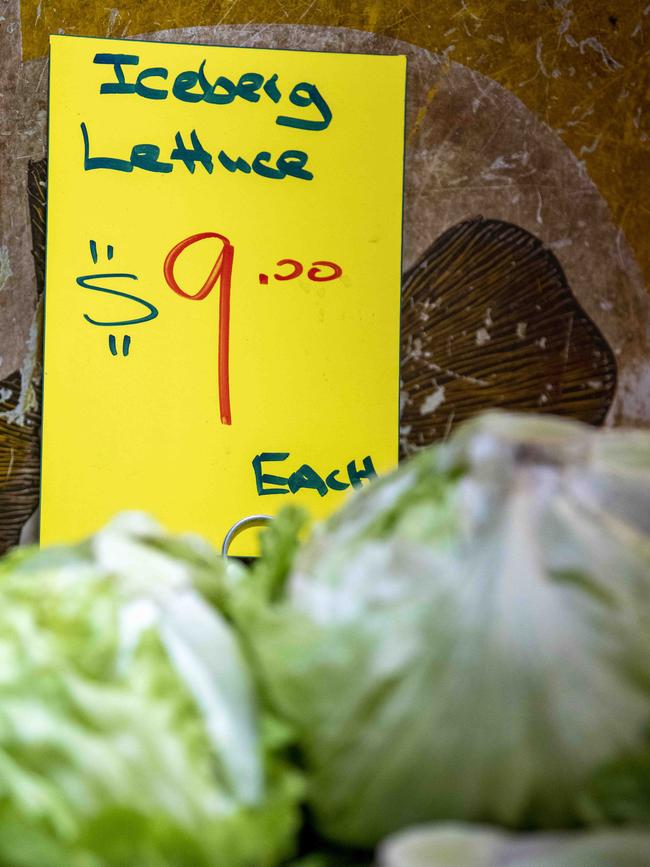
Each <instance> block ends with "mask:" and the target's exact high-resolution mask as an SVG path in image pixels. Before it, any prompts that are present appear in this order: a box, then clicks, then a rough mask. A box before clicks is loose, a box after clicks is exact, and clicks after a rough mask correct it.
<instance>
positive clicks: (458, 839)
mask: <svg viewBox="0 0 650 867" xmlns="http://www.w3.org/2000/svg"><path fill="white" fill-rule="evenodd" d="M648 863H650V831H648V830H646V831H643V830H638V829H629V830H613V829H607V830H602V831H594V832H590V833H586V834H585V833H583V834H563V835H562V834H529V835H520V836H519V837H516V836H514V835H508V834H504V833H503V832H501V831H498V830H496V829H493V828H482V827H472V826H463V825H442V826H436V825H431V826H424V827H421V828H413V829H409V830H407V831H403V832H402V833H400V834H396V835H395V836H394V837H391V838H389V839H388V840H387V841H386V842H385V843H384V844H383V845H382V846H381V847H380V849H379V855H378V864H377V867H647V865H648Z"/></svg>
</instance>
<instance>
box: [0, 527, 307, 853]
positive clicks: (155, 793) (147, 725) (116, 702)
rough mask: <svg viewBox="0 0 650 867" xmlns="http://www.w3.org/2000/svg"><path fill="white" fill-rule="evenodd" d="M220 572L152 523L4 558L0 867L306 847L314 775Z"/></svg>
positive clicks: (188, 543)
mask: <svg viewBox="0 0 650 867" xmlns="http://www.w3.org/2000/svg"><path fill="white" fill-rule="evenodd" d="M166 547H168V549H169V550H167V551H166V550H165V549H166ZM170 552H173V554H172V553H170ZM222 568H223V567H222V566H221V565H220V561H219V560H218V558H217V557H216V555H214V554H213V553H212V552H211V550H210V549H208V548H207V547H205V546H204V545H202V544H201V543H200V542H198V541H197V540H194V539H191V538H186V539H176V540H172V541H170V542H169V544H168V543H167V540H166V538H165V537H164V536H163V535H162V534H161V532H160V530H159V529H158V527H157V526H156V525H155V524H154V523H152V522H150V521H149V520H148V519H145V518H144V517H143V516H137V515H135V516H134V515H132V516H124V517H122V518H120V519H119V520H117V521H116V522H114V523H113V524H112V525H109V527H107V528H106V529H105V530H104V531H102V532H101V533H99V534H97V535H96V536H95V537H93V538H92V539H90V540H88V541H87V542H85V543H83V544H82V545H79V546H75V547H63V548H56V549H51V550H47V549H46V550H43V551H40V552H24V551H19V552H17V553H16V554H15V555H13V556H11V557H9V558H6V559H5V560H4V561H3V562H2V564H1V565H0V864H6V865H8V867H49V865H50V864H51V865H52V867H55V865H56V867H58V865H61V867H63V865H65V867H109V865H116V867H117V865H126V864H128V865H132V864H138V865H139V867H163V865H165V867H176V865H178V867H185V865H187V867H190V865H192V867H194V865H197V867H202V865H205V867H208V865H219V867H270V865H273V864H276V863H278V862H279V861H280V860H281V858H282V857H283V856H284V855H285V854H287V853H289V852H290V851H291V850H292V847H293V839H294V836H295V833H296V830H297V825H298V813H297V807H296V804H297V801H298V799H299V796H300V781H299V779H298V777H297V775H296V774H295V773H294V772H293V771H290V770H288V768H287V767H286V766H285V765H284V764H283V763H282V761H281V760H280V758H279V756H278V751H277V749H276V748H275V746H273V747H269V746H268V745H267V744H265V735H264V732H263V731H262V728H263V727H262V726H261V724H260V718H259V713H258V710H257V707H256V698H255V693H254V688H253V685H252V683H251V681H250V677H249V675H248V672H247V669H246V666H245V663H244V660H243V658H242V655H241V652H240V650H239V647H238V643H237V641H236V638H235V636H234V633H233V631H232V630H231V628H230V627H229V625H228V624H227V622H226V621H225V620H224V619H223V618H222V617H221V616H220V615H219V614H217V613H216V612H215V611H214V610H213V609H212V608H211V607H209V606H208V605H207V604H206V603H205V602H204V601H203V599H202V598H201V596H200V595H199V594H198V592H197V591H196V590H195V584H197V583H201V581H203V582H206V581H208V580H209V576H212V578H213V580H214V581H215V583H217V582H220V581H221V582H222V581H223V580H224V576H223V575H222V574H221V570H222Z"/></svg>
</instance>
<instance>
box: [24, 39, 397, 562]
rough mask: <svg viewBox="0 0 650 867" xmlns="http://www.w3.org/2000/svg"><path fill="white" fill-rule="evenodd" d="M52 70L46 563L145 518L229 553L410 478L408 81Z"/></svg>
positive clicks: (178, 66) (82, 52)
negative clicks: (403, 436) (283, 519)
mask: <svg viewBox="0 0 650 867" xmlns="http://www.w3.org/2000/svg"><path fill="white" fill-rule="evenodd" d="M50 63H51V65H50V123H49V180H48V238H47V276H46V314H45V320H46V322H45V393H44V420H43V482H42V501H41V508H42V514H41V541H42V542H45V543H49V542H61V541H67V540H70V539H73V538H79V537H80V536H81V535H83V534H86V533H88V532H91V531H93V530H95V529H96V528H97V527H99V526H100V525H101V524H102V523H103V522H104V521H106V520H107V519H109V518H110V517H111V516H112V515H114V514H115V513H116V512H119V511H121V510H124V509H142V510H146V511H147V512H150V513H152V514H153V515H155V516H156V517H158V518H159V520H161V521H162V522H163V523H164V524H165V525H166V526H168V527H169V528H170V529H173V530H178V531H182V530H193V531H197V532H200V533H202V534H204V535H206V536H207V537H209V538H210V539H212V540H213V541H214V542H215V543H216V544H218V545H220V544H221V542H222V540H223V538H224V536H225V534H226V532H227V531H228V529H229V528H230V527H231V526H232V525H233V524H234V523H235V522H237V521H238V520H240V519H242V518H244V517H246V516H249V515H252V514H259V513H265V514H271V515H272V514H274V513H275V512H277V511H278V509H279V508H280V507H281V506H284V505H285V504H286V503H288V502H295V503H298V504H301V505H304V506H306V507H307V508H308V509H309V510H310V511H311V512H312V513H313V514H314V515H315V516H323V515H325V514H327V513H329V512H331V511H332V510H333V509H335V508H336V507H337V506H339V505H340V504H341V502H342V500H343V498H344V497H346V496H347V494H348V492H349V491H350V490H352V489H353V488H355V487H359V486H360V485H363V484H366V483H367V482H366V480H367V479H368V478H371V477H372V475H373V474H374V473H381V472H383V471H385V470H388V469H389V468H391V467H393V466H394V465H395V464H396V460H397V442H398V394H399V304H400V271H401V268H400V264H401V263H400V259H401V214H402V175H403V135H404V90H405V72H406V59H405V58H404V57H398V56H395V57H389V56H371V55H356V54H355V55H352V54H350V55H344V54H326V53H315V52H304V51H270V50H263V49H243V48H241V49H240V48H225V47H212V46H203V45H180V44H166V43H157V42H137V41H130V40H129V41H127V40H112V39H91V38H79V37H69V36H54V37H52V39H51V60H50ZM232 553H237V554H242V555H248V554H255V553H256V539H255V535H254V533H250V534H244V535H242V536H241V537H240V538H239V540H238V541H237V543H236V544H235V545H234V547H233V549H232Z"/></svg>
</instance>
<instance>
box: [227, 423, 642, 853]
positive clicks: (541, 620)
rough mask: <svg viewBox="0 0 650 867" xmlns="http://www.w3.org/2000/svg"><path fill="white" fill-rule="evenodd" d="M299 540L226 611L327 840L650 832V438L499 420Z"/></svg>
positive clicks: (429, 455)
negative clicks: (296, 751) (420, 832)
mask: <svg viewBox="0 0 650 867" xmlns="http://www.w3.org/2000/svg"><path fill="white" fill-rule="evenodd" d="M283 524H284V526H285V527H287V528H288V529H287V530H286V532H283ZM291 524H292V521H291V515H290V514H287V515H285V517H284V522H283V521H282V519H281V520H280V521H278V523H277V524H276V526H275V528H274V529H273V530H271V531H270V533H269V536H268V538H267V543H266V546H267V556H266V558H265V560H264V561H263V562H262V564H260V566H259V568H258V569H257V570H256V571H254V572H253V574H252V576H251V577H250V578H246V579H243V580H242V581H241V582H239V584H238V585H236V587H235V589H234V591H233V592H232V595H231V598H230V601H229V603H228V604H229V605H230V608H231V611H232V612H234V617H235V619H236V620H237V622H238V625H239V629H240V630H241V632H242V634H243V635H244V636H245V639H246V643H247V645H248V648H249V653H250V658H251V659H252V660H253V663H254V666H255V668H256V670H257V673H258V678H259V680H260V683H261V685H262V688H263V690H264V692H265V694H266V695H267V697H268V700H269V701H270V703H271V706H272V708H273V709H274V711H276V712H277V713H278V714H280V715H281V716H282V717H284V718H285V719H287V720H288V721H289V722H290V723H291V725H292V726H293V728H294V731H295V733H296V740H297V742H298V744H299V747H300V750H301V755H302V757H303V761H304V764H305V770H306V773H307V777H308V780H309V803H310V808H311V810H312V811H313V815H314V816H315V819H316V822H317V824H318V826H319V827H320V829H321V830H322V831H323V832H324V833H325V834H326V835H328V836H329V837H331V838H332V839H335V840H337V841H340V842H342V843H345V844H349V845H355V846H371V845H374V844H375V843H377V842H378V841H379V840H381V839H382V838H383V837H385V836H386V835H387V834H389V833H391V832H393V831H395V830H397V829H400V828H403V827H406V826H408V825H412V824H414V823H421V822H427V821H438V820H449V819H452V820H466V821H480V822H492V823H496V824H501V825H505V826H509V827H514V828H516V827H538V828H545V827H551V828H561V827H567V826H574V825H580V824H591V823H594V824H598V823H600V822H605V821H647V820H648V819H649V818H650V436H649V435H647V434H644V433H633V432H616V431H596V430H594V429H593V428H587V427H585V426H582V425H579V424H576V423H573V422H566V421H561V420H558V419H552V418H549V419H544V418H530V417H525V416H509V415H505V414H490V415H487V416H484V417H482V418H481V419H478V420H477V421H475V422H473V423H470V424H469V425H466V426H464V427H463V428H462V429H461V430H460V432H459V433H458V434H457V435H456V436H455V437H454V438H453V439H452V440H451V441H450V442H448V443H446V444H444V445H441V446H438V447H436V448H434V449H431V450H429V451H427V452H425V453H423V454H421V455H420V456H418V457H416V458H415V459H413V460H411V461H410V462H409V463H407V464H406V465H404V466H403V467H402V468H401V469H400V470H398V471H397V472H396V473H394V474H393V475H391V476H388V477H386V478H384V479H382V480H380V481H379V482H377V483H374V484H373V485H372V486H370V487H369V488H367V489H366V490H365V491H364V492H362V493H361V494H360V495H357V496H355V497H353V498H352V499H351V501H350V502H349V503H348V505H347V506H346V507H344V508H343V509H342V510H341V511H340V512H339V513H338V514H336V515H335V516H334V517H333V518H332V519H331V520H330V521H329V522H326V524H325V525H323V526H321V527H320V528H317V530H316V532H315V533H314V535H313V536H312V537H311V539H310V540H309V541H308V542H307V543H306V545H304V546H303V548H302V549H301V550H300V551H299V553H298V554H297V556H296V557H295V560H293V546H294V544H295V543H294V540H295V528H294V527H292V526H291Z"/></svg>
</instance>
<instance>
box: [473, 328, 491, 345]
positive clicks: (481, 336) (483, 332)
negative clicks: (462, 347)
mask: <svg viewBox="0 0 650 867" xmlns="http://www.w3.org/2000/svg"><path fill="white" fill-rule="evenodd" d="M489 342H490V333H489V331H488V330H487V328H479V330H478V331H477V332H476V345H477V346H485V344H486V343H489Z"/></svg>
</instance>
